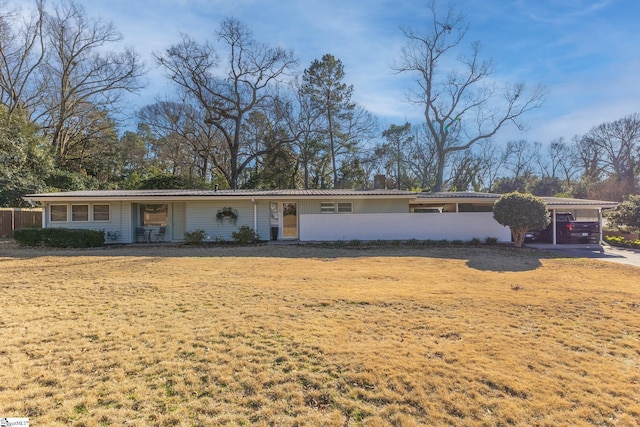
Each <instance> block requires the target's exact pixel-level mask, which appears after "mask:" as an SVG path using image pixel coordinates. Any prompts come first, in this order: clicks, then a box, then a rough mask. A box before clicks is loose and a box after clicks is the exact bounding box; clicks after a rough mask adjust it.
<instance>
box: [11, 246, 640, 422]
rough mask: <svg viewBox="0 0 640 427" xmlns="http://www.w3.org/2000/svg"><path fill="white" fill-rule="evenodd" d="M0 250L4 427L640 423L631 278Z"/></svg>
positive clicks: (168, 251) (250, 256)
mask: <svg viewBox="0 0 640 427" xmlns="http://www.w3.org/2000/svg"><path fill="white" fill-rule="evenodd" d="M0 251H1V252H0V276H1V280H0V288H1V292H0V303H1V307H2V309H1V312H0V313H1V314H0V331H1V337H2V340H1V346H0V417H4V416H9V417H11V416H13V417H29V418H30V421H31V423H32V425H34V426H56V425H75V426H107V425H114V426H123V425H129V426H173V425H178V426H211V425H275V426H293V425H301V426H302V425H325V426H347V425H364V426H386V425H396V426H413V425H455V426H507V425H515V426H580V425H593V426H614V425H615V426H634V425H639V424H640V288H639V282H640V280H639V278H640V269H638V268H634V267H630V266H623V265H617V264H607V263H604V262H601V261H595V260H586V259H566V258H557V257H551V256H549V255H544V254H543V253H531V252H514V251H507V250H496V249H468V248H448V249H447V248H432V249H424V248H422V249H419V248H389V249H362V250H357V249H335V248H334V249H327V248H314V247H301V246H259V247H251V248H233V247H225V248H184V247H183V248H181V247H151V246H149V247H137V248H133V247H129V248H117V249H116V248H112V249H98V250H83V251H81V250H53V249H51V250H30V249H19V248H10V247H8V246H5V247H0Z"/></svg>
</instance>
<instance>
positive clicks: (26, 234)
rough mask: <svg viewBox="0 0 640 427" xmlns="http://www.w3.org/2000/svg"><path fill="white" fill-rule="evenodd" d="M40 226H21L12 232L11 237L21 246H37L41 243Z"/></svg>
mask: <svg viewBox="0 0 640 427" xmlns="http://www.w3.org/2000/svg"><path fill="white" fill-rule="evenodd" d="M41 232H42V229H41V228H21V229H18V230H15V231H14V232H13V238H14V239H15V240H16V242H18V243H19V244H20V245H22V246H38V245H39V244H40V243H42V233H41Z"/></svg>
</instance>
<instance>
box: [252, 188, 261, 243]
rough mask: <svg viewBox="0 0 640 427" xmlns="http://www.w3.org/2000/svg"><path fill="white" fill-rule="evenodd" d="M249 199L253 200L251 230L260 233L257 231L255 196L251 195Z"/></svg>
mask: <svg viewBox="0 0 640 427" xmlns="http://www.w3.org/2000/svg"><path fill="white" fill-rule="evenodd" d="M251 201H252V202H253V231H255V232H256V234H258V235H260V234H259V233H258V205H257V204H256V198H255V197H252V198H251Z"/></svg>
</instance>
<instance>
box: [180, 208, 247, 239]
mask: <svg viewBox="0 0 640 427" xmlns="http://www.w3.org/2000/svg"><path fill="white" fill-rule="evenodd" d="M223 207H230V208H233V209H235V210H237V211H238V219H237V221H236V223H235V224H234V223H232V222H231V221H230V220H229V219H224V220H223V221H218V220H217V219H216V213H217V212H218V210H219V209H221V208H223ZM186 214H187V215H186V217H187V227H186V231H188V232H190V231H196V230H204V232H205V233H206V234H207V235H208V236H210V238H211V239H215V238H222V239H224V240H231V233H232V232H234V231H237V230H238V228H240V227H241V226H243V225H247V226H249V227H251V228H253V203H252V202H251V201H244V200H237V201H228V200H227V201H225V202H218V203H216V202H209V201H203V202H187V206H186Z"/></svg>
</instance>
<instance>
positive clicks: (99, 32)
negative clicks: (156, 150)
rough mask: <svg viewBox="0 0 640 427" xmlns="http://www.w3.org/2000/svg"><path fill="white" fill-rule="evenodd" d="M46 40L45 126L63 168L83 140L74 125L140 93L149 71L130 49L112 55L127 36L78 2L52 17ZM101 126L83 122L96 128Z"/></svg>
mask: <svg viewBox="0 0 640 427" xmlns="http://www.w3.org/2000/svg"><path fill="white" fill-rule="evenodd" d="M44 31H45V35H46V37H47V39H48V45H49V46H50V49H49V51H48V53H47V56H46V61H45V64H46V65H45V66H44V67H43V69H42V76H43V80H44V84H45V86H44V95H45V99H46V102H45V103H44V104H43V106H42V109H41V110H40V116H39V118H40V120H39V121H40V122H41V123H42V124H43V126H44V128H45V131H46V133H47V135H48V136H49V137H50V138H51V143H52V145H53V147H54V148H55V150H56V153H57V157H58V161H59V163H60V164H66V163H67V155H68V153H69V151H70V150H71V147H72V145H73V144H74V143H76V142H77V141H76V140H74V136H75V134H76V133H77V132H75V131H74V124H75V123H78V122H79V119H80V118H82V117H83V115H84V114H85V113H86V111H87V108H88V107H87V106H89V105H90V106H91V107H89V108H90V109H94V108H95V109H97V110H103V111H109V112H110V113H111V114H113V112H114V111H115V109H116V108H117V105H118V102H119V101H120V98H121V96H122V94H123V93H124V92H136V91H137V90H139V89H140V88H141V87H142V85H141V83H140V77H141V76H142V74H143V73H144V68H143V66H142V64H141V62H140V60H139V58H138V55H137V54H136V53H135V52H134V51H133V50H130V49H124V50H123V51H122V52H114V51H109V50H106V48H107V47H108V46H110V44H111V43H117V42H119V41H120V40H121V39H122V37H121V36H120V34H119V33H118V32H117V31H116V30H115V28H114V26H113V24H111V23H106V22H103V21H102V20H100V19H92V18H89V17H88V16H87V14H86V12H85V10H84V8H83V7H82V6H80V5H78V4H76V3H74V2H73V1H69V2H68V3H67V2H65V3H62V4H61V5H59V6H58V7H56V8H55V10H54V12H53V13H52V14H50V15H48V16H46V20H45V26H44ZM93 124H99V123H98V122H96V123H86V122H85V123H83V126H85V127H86V126H92V125H93Z"/></svg>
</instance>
